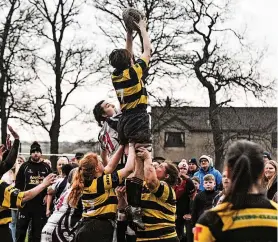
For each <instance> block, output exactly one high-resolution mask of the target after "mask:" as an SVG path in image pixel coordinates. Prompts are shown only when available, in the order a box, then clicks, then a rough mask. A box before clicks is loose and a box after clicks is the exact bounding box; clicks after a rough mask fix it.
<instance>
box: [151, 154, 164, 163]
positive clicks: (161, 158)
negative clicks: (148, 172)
mask: <svg viewBox="0 0 278 242" xmlns="http://www.w3.org/2000/svg"><path fill="white" fill-rule="evenodd" d="M165 160H166V159H165V158H164V157H160V156H156V157H154V158H153V159H152V162H157V163H159V164H161V163H162V162H164V161H165Z"/></svg>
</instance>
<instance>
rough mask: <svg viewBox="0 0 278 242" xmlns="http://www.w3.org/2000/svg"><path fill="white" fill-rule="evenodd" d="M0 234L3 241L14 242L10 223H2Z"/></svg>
mask: <svg viewBox="0 0 278 242" xmlns="http://www.w3.org/2000/svg"><path fill="white" fill-rule="evenodd" d="M0 236H1V241H3V242H13V238H12V234H11V231H10V228H9V225H8V224H4V225H0Z"/></svg>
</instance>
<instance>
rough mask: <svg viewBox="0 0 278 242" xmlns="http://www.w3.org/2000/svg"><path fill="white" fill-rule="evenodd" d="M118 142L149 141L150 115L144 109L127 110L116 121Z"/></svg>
mask: <svg viewBox="0 0 278 242" xmlns="http://www.w3.org/2000/svg"><path fill="white" fill-rule="evenodd" d="M118 134H119V136H118V138H119V140H120V144H123V145H125V144H128V143H151V130H150V117H149V114H148V113H147V111H146V110H145V109H134V110H128V111H126V112H124V113H123V115H122V117H121V118H120V120H119V122H118Z"/></svg>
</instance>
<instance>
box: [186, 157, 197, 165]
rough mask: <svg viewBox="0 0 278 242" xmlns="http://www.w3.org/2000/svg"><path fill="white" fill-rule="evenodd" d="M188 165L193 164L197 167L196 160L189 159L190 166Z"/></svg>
mask: <svg viewBox="0 0 278 242" xmlns="http://www.w3.org/2000/svg"><path fill="white" fill-rule="evenodd" d="M190 163H193V164H194V165H196V166H198V164H197V160H196V158H191V159H190V160H189V161H188V164H190Z"/></svg>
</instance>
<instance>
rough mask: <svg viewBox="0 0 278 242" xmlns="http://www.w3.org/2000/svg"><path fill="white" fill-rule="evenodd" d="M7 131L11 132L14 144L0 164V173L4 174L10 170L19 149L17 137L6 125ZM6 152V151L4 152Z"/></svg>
mask: <svg viewBox="0 0 278 242" xmlns="http://www.w3.org/2000/svg"><path fill="white" fill-rule="evenodd" d="M8 129H9V131H10V132H11V134H12V136H13V137H14V139H15V140H14V143H13V146H12V148H11V150H10V151H8V152H9V153H8V155H7V157H6V158H5V159H4V160H2V162H0V173H1V174H4V173H5V172H7V171H8V170H10V169H11V168H12V167H13V166H14V163H15V161H16V158H17V154H18V148H19V135H18V134H17V133H16V132H15V131H14V130H13V128H12V127H11V126H10V125H8ZM6 152H7V151H6Z"/></svg>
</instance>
